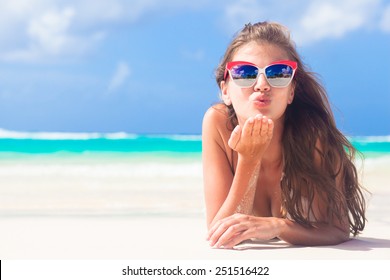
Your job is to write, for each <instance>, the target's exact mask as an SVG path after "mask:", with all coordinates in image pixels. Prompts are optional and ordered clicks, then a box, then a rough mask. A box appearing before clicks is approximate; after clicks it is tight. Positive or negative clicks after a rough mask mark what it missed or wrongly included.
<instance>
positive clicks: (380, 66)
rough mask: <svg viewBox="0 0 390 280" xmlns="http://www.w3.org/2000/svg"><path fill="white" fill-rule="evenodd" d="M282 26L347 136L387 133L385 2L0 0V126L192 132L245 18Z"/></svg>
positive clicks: (388, 22)
mask: <svg viewBox="0 0 390 280" xmlns="http://www.w3.org/2000/svg"><path fill="white" fill-rule="evenodd" d="M263 20H271V21H278V22H280V23H282V24H285V25H286V26H288V27H289V28H290V30H291V32H292V37H293V38H294V40H295V41H296V43H297V47H298V51H299V52H300V54H301V56H302V57H303V60H304V61H305V63H307V64H308V65H309V66H310V67H311V69H312V70H313V71H314V72H317V73H318V74H319V75H320V77H321V80H322V81H323V83H324V85H325V87H326V88H327V90H328V93H329V97H330V101H331V103H332V104H333V106H334V113H335V116H336V120H337V124H338V126H339V127H340V129H341V130H342V131H343V132H345V133H346V134H347V135H390V1H388V0H386V1H385V0H331V1H324V0H312V1H303V0H297V1H268V0H265V1H254V0H234V1H229V0H224V1H220V0H218V1H204V0H197V1H178V0H166V1H163V0H139V1H131V0H128V1H125V0H107V1H99V0H78V1H75V0H67V1H65V0H12V1H10V0H8V1H7V0H0V128H2V129H5V130H13V131H29V132H34V131H53V132H119V131H123V132H128V133H157V134H161V133H185V134H199V133H200V132H201V122H202V117H203V114H204V112H205V111H206V110H207V108H208V107H209V106H210V105H212V104H213V103H215V102H217V101H218V88H217V86H216V84H215V81H214V76H213V72H214V69H215V67H216V66H217V64H218V62H219V60H220V58H221V57H222V55H223V53H224V51H225V48H226V46H227V44H228V43H229V41H230V40H231V38H232V36H233V34H234V33H235V32H236V31H238V30H239V29H240V28H241V27H242V26H243V25H244V24H245V23H247V22H257V21H263Z"/></svg>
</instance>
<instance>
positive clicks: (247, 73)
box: [230, 65, 259, 87]
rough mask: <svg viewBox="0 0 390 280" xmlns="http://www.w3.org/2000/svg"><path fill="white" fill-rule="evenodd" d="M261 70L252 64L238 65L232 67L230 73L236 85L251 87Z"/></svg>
mask: <svg viewBox="0 0 390 280" xmlns="http://www.w3.org/2000/svg"><path fill="white" fill-rule="evenodd" d="M258 72H259V70H258V69H257V68H256V67H255V66H252V65H236V66H234V67H232V69H230V74H231V77H232V79H233V81H234V82H235V83H236V85H238V86H240V87H250V86H252V85H253V84H254V83H255V82H256V79H257V74H258Z"/></svg>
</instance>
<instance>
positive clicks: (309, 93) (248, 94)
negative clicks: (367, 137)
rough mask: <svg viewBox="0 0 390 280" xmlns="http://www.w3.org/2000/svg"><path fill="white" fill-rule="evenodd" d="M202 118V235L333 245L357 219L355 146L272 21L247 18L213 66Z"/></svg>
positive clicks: (361, 210)
mask: <svg viewBox="0 0 390 280" xmlns="http://www.w3.org/2000/svg"><path fill="white" fill-rule="evenodd" d="M216 80H217V83H218V85H219V87H220V90H221V97H222V100H223V103H221V104H218V105H216V106H213V107H211V108H210V109H209V110H208V111H207V112H206V114H205V116H204V120H203V132H202V141H203V168H204V189H205V200H206V209H207V224H208V228H209V233H208V240H209V241H210V245H211V246H213V247H215V248H232V247H233V246H235V245H236V244H238V243H240V242H242V241H244V240H246V239H260V240H269V239H273V238H279V239H281V240H284V241H286V242H288V243H290V244H296V245H309V246H312V245H332V244H339V243H341V242H344V241H346V240H348V239H349V233H352V234H353V235H354V236H355V235H356V234H358V233H359V232H361V231H362V230H363V228H364V226H365V220H366V219H365V201H364V197H363V194H362V191H361V187H360V185H359V183H358V178H357V172H356V168H355V166H354V164H353V160H354V154H355V150H354V148H353V147H352V145H351V144H350V143H349V142H348V140H347V139H346V138H345V137H344V136H343V135H342V133H341V132H340V131H339V130H338V129H337V128H336V124H335V120H334V117H333V115H332V112H331V109H330V106H329V103H328V100H327V96H326V92H325V90H324V88H323V87H322V86H321V85H320V84H319V82H318V81H317V80H316V78H315V76H314V75H313V74H312V73H310V72H308V71H307V68H306V67H305V65H304V64H303V63H302V61H301V59H300V58H299V55H298V53H297V51H296V49H295V46H294V44H293V42H292V41H291V40H290V37H289V32H288V30H287V29H286V28H285V27H283V26H282V25H280V24H277V23H268V22H261V23H256V24H253V25H252V24H247V25H246V26H245V27H244V28H243V30H242V31H241V32H240V33H239V34H238V35H237V36H236V37H235V39H234V40H233V41H232V42H231V44H230V45H229V47H228V48H227V51H226V53H225V56H224V57H223V59H222V61H221V63H220V65H219V66H218V68H217V70H216Z"/></svg>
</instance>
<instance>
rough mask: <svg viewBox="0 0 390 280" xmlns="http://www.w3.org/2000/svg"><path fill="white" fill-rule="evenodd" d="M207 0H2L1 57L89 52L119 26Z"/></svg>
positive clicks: (61, 56) (46, 57)
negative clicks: (193, 0) (193, 1)
mask: <svg viewBox="0 0 390 280" xmlns="http://www.w3.org/2000/svg"><path fill="white" fill-rule="evenodd" d="M205 3H207V1H206V0H198V1H195V3H192V1H185V2H183V1H180V0H165V1H164V0H132V1H128V0H110V1H96V0H12V1H10V0H0V60H12V61H41V60H51V59H56V58H59V59H66V58H67V57H73V56H75V55H76V56H77V55H83V54H85V53H88V51H90V50H91V49H93V47H94V46H96V45H98V44H99V43H100V42H101V41H102V40H103V39H104V38H105V37H106V34H107V33H108V32H110V31H111V30H112V29H113V28H114V27H115V26H117V25H118V24H129V23H134V22H136V21H138V20H140V19H141V18H145V17H148V16H152V15H153V13H158V14H159V15H161V14H164V13H165V14H169V13H172V12H176V11H178V10H182V9H196V8H199V7H202V6H203V5H206V4H205Z"/></svg>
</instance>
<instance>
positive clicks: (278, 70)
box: [224, 60, 298, 88]
mask: <svg viewBox="0 0 390 280" xmlns="http://www.w3.org/2000/svg"><path fill="white" fill-rule="evenodd" d="M297 68H298V64H297V63H296V62H295V61H290V60H282V61H276V62H274V63H272V64H270V65H268V66H266V67H264V68H260V67H257V66H256V65H255V64H253V63H250V62H246V61H231V62H228V63H227V64H226V69H225V74H224V80H226V78H227V74H228V72H229V74H230V77H231V79H232V80H233V82H234V83H235V84H236V85H237V86H238V87H240V88H248V87H252V86H253V85H255V84H256V81H257V79H258V77H259V76H260V74H264V77H265V78H266V80H267V82H268V83H269V84H270V86H272V87H276V88H282V87H287V86H288V85H289V84H290V83H291V81H292V79H293V77H294V74H295V70H296V69H297Z"/></svg>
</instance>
